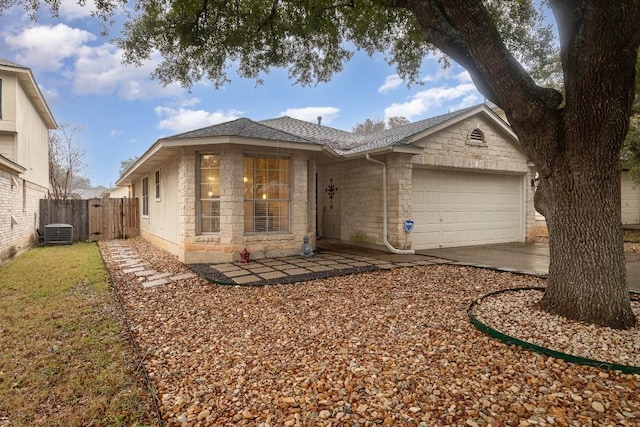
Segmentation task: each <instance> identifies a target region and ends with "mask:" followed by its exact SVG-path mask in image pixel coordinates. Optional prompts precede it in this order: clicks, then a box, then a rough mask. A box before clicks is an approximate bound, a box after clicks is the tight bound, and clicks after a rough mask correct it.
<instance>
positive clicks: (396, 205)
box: [387, 154, 413, 249]
mask: <svg viewBox="0 0 640 427" xmlns="http://www.w3.org/2000/svg"><path fill="white" fill-rule="evenodd" d="M410 159H411V157H410V155H407V154H395V155H392V156H389V158H388V159H387V215H388V217H387V226H388V233H389V234H388V237H387V239H388V240H389V243H391V245H392V246H394V247H395V248H398V249H404V246H405V244H406V245H407V248H410V246H411V234H409V236H406V232H405V231H404V221H405V220H407V219H412V217H411V214H412V209H413V202H412V199H411V187H412V165H411V163H409V160H410Z"/></svg>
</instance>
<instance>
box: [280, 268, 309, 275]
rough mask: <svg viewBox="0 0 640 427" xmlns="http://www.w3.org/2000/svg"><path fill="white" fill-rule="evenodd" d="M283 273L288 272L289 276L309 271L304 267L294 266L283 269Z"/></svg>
mask: <svg viewBox="0 0 640 427" xmlns="http://www.w3.org/2000/svg"><path fill="white" fill-rule="evenodd" d="M284 273H286V274H288V275H289V276H297V275H298V274H306V273H310V271H309V270H306V269H304V268H294V269H291V270H284Z"/></svg>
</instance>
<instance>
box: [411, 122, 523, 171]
mask: <svg viewBox="0 0 640 427" xmlns="http://www.w3.org/2000/svg"><path fill="white" fill-rule="evenodd" d="M474 129H480V130H481V131H482V132H483V133H484V140H485V144H478V143H476V142H471V141H469V134H470V133H471V132H472V131H473V130H474ZM416 145H418V146H420V147H423V148H424V152H423V154H422V155H421V156H415V158H414V159H413V160H412V163H414V164H419V165H428V166H430V167H436V168H450V169H466V170H467V171H469V172H472V171H473V170H474V169H475V170H478V171H495V172H510V173H518V174H527V173H529V168H528V166H527V156H526V155H525V153H524V151H522V149H521V148H520V147H519V146H515V145H513V143H511V138H510V137H508V136H507V135H506V134H505V133H504V131H502V130H500V129H499V128H498V127H497V126H496V125H495V124H493V122H492V121H490V120H488V119H486V118H484V117H482V116H474V117H472V118H469V119H467V120H464V121H462V122H460V123H457V124H456V125H455V126H451V127H448V128H446V129H443V130H442V131H440V132H437V133H435V134H432V135H429V136H427V137H425V138H424V139H423V140H420V141H417V142H416Z"/></svg>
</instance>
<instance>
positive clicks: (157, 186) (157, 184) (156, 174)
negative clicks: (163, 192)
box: [155, 170, 160, 200]
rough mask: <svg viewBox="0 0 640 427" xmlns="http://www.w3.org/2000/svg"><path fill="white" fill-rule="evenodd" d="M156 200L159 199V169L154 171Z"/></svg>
mask: <svg viewBox="0 0 640 427" xmlns="http://www.w3.org/2000/svg"><path fill="white" fill-rule="evenodd" d="M155 188H156V200H160V171H159V170H157V171H156V173H155Z"/></svg>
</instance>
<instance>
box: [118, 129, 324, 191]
mask: <svg viewBox="0 0 640 427" xmlns="http://www.w3.org/2000/svg"><path fill="white" fill-rule="evenodd" d="M216 143H217V144H230V143H232V144H246V145H256V146H270V147H276V146H279V147H283V148H284V147H285V146H286V147H288V148H291V149H298V150H312V151H325V150H326V149H325V146H324V145H323V144H320V143H318V142H317V141H314V140H311V139H308V138H304V137H302V136H300V135H294V134H291V133H288V132H285V131H282V130H279V129H275V128H273V127H270V126H266V125H264V124H262V123H259V122H255V121H253V120H251V119H247V118H240V119H236V120H232V121H230V122H225V123H220V124H217V125H213V126H208V127H205V128H201V129H196V130H193V131H188V132H184V133H181V134H177V135H174V136H170V137H166V138H161V139H159V140H157V141H156V142H155V144H153V145H152V146H151V147H150V148H149V149H148V150H147V151H146V152H145V153H144V154H143V155H142V156H140V158H139V159H138V160H137V161H136V162H135V163H134V164H133V165H131V167H129V169H127V170H126V171H125V172H124V174H123V175H122V176H121V177H120V178H119V179H118V181H116V185H126V184H127V183H129V182H131V181H132V180H135V179H137V178H141V177H144V176H146V175H147V174H148V173H150V172H151V171H153V170H156V169H157V168H158V167H160V165H161V164H163V163H165V162H166V161H168V160H169V159H170V158H171V157H172V156H174V155H175V154H176V152H177V150H179V149H180V148H181V147H187V146H198V145H211V144H216ZM326 151H330V150H326ZM329 154H332V155H334V156H335V153H329Z"/></svg>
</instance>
